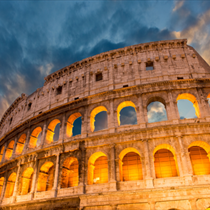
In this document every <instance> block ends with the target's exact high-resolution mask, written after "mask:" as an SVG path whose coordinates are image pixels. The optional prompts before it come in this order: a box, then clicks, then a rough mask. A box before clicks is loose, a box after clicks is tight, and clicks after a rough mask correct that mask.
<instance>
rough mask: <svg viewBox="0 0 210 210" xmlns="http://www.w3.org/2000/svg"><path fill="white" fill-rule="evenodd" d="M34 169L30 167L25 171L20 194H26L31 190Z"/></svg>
mask: <svg viewBox="0 0 210 210" xmlns="http://www.w3.org/2000/svg"><path fill="white" fill-rule="evenodd" d="M33 173H34V169H33V168H31V167H29V168H27V169H26V170H25V171H24V172H23V173H22V177H21V183H20V195H26V194H28V193H29V192H30V191H31V185H32V178H33Z"/></svg>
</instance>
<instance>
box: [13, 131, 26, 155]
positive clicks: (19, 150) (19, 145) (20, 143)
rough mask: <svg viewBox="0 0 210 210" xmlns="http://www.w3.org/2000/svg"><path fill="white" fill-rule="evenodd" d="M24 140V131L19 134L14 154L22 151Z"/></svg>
mask: <svg viewBox="0 0 210 210" xmlns="http://www.w3.org/2000/svg"><path fill="white" fill-rule="evenodd" d="M25 141H26V134H25V133H24V134H22V135H21V136H20V138H19V139H18V141H17V146H16V151H15V154H16V155H20V154H21V153H22V151H23V148H24V144H25Z"/></svg>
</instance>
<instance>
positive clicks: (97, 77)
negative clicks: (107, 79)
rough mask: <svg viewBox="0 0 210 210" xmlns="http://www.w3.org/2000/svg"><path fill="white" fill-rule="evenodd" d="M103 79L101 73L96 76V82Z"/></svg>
mask: <svg viewBox="0 0 210 210" xmlns="http://www.w3.org/2000/svg"><path fill="white" fill-rule="evenodd" d="M102 79H103V76H102V73H98V74H96V82H97V81H100V80H102Z"/></svg>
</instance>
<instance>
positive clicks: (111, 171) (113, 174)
mask: <svg viewBox="0 0 210 210" xmlns="http://www.w3.org/2000/svg"><path fill="white" fill-rule="evenodd" d="M109 149H110V160H109V183H110V191H116V189H117V188H116V171H115V169H116V168H115V144H111V145H109Z"/></svg>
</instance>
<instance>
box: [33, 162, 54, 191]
mask: <svg viewBox="0 0 210 210" xmlns="http://www.w3.org/2000/svg"><path fill="white" fill-rule="evenodd" d="M54 171H55V167H54V164H53V163H52V162H46V163H44V164H43V165H42V167H41V168H40V171H39V177H38V182H37V191H38V192H42V191H49V190H51V189H52V188H53V183H54Z"/></svg>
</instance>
